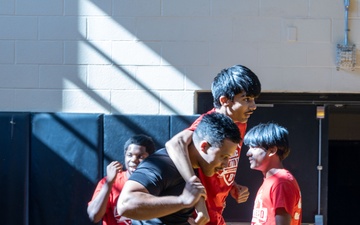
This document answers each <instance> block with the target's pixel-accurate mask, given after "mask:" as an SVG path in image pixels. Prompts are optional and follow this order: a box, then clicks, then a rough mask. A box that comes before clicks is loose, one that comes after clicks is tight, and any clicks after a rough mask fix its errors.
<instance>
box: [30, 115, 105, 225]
mask: <svg viewBox="0 0 360 225" xmlns="http://www.w3.org/2000/svg"><path fill="white" fill-rule="evenodd" d="M101 159H102V115H100V114H71V113H67V114H66V113H37V114H33V116H32V137H31V155H30V202H29V209H30V217H29V218H30V220H29V222H30V223H29V224H30V225H49V224H51V225H64V224H67V225H79V224H81V225H86V224H89V225H90V224H92V223H91V222H90V220H89V218H88V216H87V212H86V208H87V203H88V202H89V200H90V199H91V197H92V193H93V191H94V189H95V185H96V183H97V181H98V180H99V179H100V178H101V174H100V173H101V166H102V165H101Z"/></svg>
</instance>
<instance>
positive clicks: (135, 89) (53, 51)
mask: <svg viewBox="0 0 360 225" xmlns="http://www.w3.org/2000/svg"><path fill="white" fill-rule="evenodd" d="M350 1H351V7H350V13H349V28H350V29H351V31H350V32H349V42H350V43H355V44H357V46H359V48H360V10H359V0H350ZM0 28H1V29H0V111H34V112H86V113H95V112H96V113H105V114H108V113H116V114H118V113H122V114H193V113H194V97H195V90H209V89H210V84H211V81H212V79H213V77H214V76H215V75H216V74H217V73H218V72H219V71H220V70H221V69H223V68H225V67H229V66H232V65H234V64H243V65H246V66H248V67H249V68H250V69H252V70H253V71H254V72H255V73H256V74H258V76H259V78H260V80H261V82H262V86H263V91H264V92H311V93H324V92H326V93H327V92H336V93H360V68H357V69H356V70H355V71H348V70H340V71H337V70H336V65H335V59H336V44H337V43H343V42H344V4H343V0H0ZM358 61H359V65H360V60H358Z"/></svg>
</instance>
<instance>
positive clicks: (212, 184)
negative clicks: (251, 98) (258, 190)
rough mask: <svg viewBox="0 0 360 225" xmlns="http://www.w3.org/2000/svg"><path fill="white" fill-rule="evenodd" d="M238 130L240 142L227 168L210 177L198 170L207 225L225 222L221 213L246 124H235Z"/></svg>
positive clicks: (194, 124)
mask: <svg viewBox="0 0 360 225" xmlns="http://www.w3.org/2000/svg"><path fill="white" fill-rule="evenodd" d="M213 112H215V108H214V109H212V110H210V111H208V112H207V113H205V114H210V113H213ZM205 114H202V115H201V116H200V117H199V118H198V119H197V120H196V121H195V122H194V123H193V124H192V125H191V126H190V127H189V128H188V130H191V131H194V130H195V129H196V127H197V125H198V124H199V123H200V121H201V119H202V118H203V116H204V115H205ZM236 125H237V126H238V127H239V130H240V136H241V141H240V144H239V145H238V147H237V149H236V151H235V153H234V155H233V156H232V157H230V159H229V163H228V167H227V168H225V169H224V170H223V171H221V172H218V173H216V174H214V175H213V176H212V177H207V176H205V175H204V174H203V173H202V171H201V170H200V169H199V170H198V172H199V174H198V177H199V178H200V180H201V183H202V184H203V185H204V186H205V188H206V193H207V200H206V206H207V210H208V213H209V216H210V222H209V223H208V225H220V224H221V225H223V224H225V220H224V218H223V216H222V212H223V211H224V208H225V200H226V198H227V196H228V195H229V192H230V190H231V188H232V186H233V183H234V180H235V175H236V170H237V167H238V164H239V158H240V152H241V146H242V143H243V141H242V140H243V139H244V136H245V131H246V125H247V124H246V123H236Z"/></svg>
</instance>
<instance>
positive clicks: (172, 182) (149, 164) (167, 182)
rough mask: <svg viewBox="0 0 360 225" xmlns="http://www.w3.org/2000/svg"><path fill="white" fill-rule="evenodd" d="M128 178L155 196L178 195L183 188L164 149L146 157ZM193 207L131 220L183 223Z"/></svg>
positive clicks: (181, 180)
mask: <svg viewBox="0 0 360 225" xmlns="http://www.w3.org/2000/svg"><path fill="white" fill-rule="evenodd" d="M129 180H133V181H136V182H138V183H140V184H142V185H143V186H144V187H145V188H146V189H147V190H148V191H149V193H150V194H152V195H155V196H169V195H174V196H179V195H181V193H182V192H183V190H184V187H185V180H184V179H183V178H182V177H181V175H180V173H179V171H178V170H177V169H176V167H175V165H174V163H173V161H172V160H171V159H170V157H169V155H168V153H167V151H166V149H164V148H163V149H160V150H158V151H156V152H155V153H153V154H152V155H150V156H149V157H148V158H146V159H145V160H144V161H143V162H142V163H140V165H139V166H138V168H137V169H136V170H135V172H134V173H133V174H132V175H131V176H130V178H129ZM193 210H194V208H187V209H182V210H180V211H178V212H176V213H173V214H170V215H167V216H164V217H161V218H155V219H152V220H146V221H137V220H133V221H132V222H133V224H134V225H139V224H174V225H183V224H184V225H185V224H189V223H188V222H187V220H188V218H189V217H190V216H191V214H192V212H193Z"/></svg>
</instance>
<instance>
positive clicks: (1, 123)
mask: <svg viewBox="0 0 360 225" xmlns="http://www.w3.org/2000/svg"><path fill="white" fill-rule="evenodd" d="M0 136H1V138H0V146H1V149H0V180H1V185H0V193H1V197H0V218H1V224H4V225H10V224H14V225H15V224H16V225H21V224H26V218H27V214H28V208H27V203H28V198H27V194H28V166H29V149H30V146H29V143H30V142H29V138H30V113H15V112H14V113H12V112H2V113H0Z"/></svg>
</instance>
